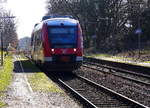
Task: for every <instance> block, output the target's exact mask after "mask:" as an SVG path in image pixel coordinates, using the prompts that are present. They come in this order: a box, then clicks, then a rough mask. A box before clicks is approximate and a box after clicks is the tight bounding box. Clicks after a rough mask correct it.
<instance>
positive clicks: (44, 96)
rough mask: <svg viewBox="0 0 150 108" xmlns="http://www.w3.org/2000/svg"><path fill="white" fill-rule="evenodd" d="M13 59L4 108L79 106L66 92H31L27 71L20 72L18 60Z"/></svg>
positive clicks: (72, 107) (73, 107) (64, 107)
mask: <svg viewBox="0 0 150 108" xmlns="http://www.w3.org/2000/svg"><path fill="white" fill-rule="evenodd" d="M15 61H16V60H15ZM15 61H14V65H15V66H14V67H15V68H14V72H13V81H12V83H11V85H10V86H9V88H8V91H7V93H6V97H5V99H4V101H5V102H6V103H7V104H8V105H7V106H5V108H81V106H79V105H78V104H77V103H76V102H74V101H73V100H72V99H71V98H70V97H68V96H67V95H66V94H60V93H51V92H48V93H46V92H33V91H32V88H31V87H30V84H29V83H28V81H27V77H26V75H29V73H24V72H22V69H21V68H20V64H19V62H17V63H16V62H15ZM30 74H32V73H30Z"/></svg>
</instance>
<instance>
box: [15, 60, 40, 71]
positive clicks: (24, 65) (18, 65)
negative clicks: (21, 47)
mask: <svg viewBox="0 0 150 108" xmlns="http://www.w3.org/2000/svg"><path fill="white" fill-rule="evenodd" d="M13 71H14V72H15V73H37V72H41V71H40V69H39V68H38V67H37V66H36V65H35V64H34V63H31V61H30V60H20V61H15V62H14V70H13Z"/></svg>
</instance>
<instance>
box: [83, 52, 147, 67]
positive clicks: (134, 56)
mask: <svg viewBox="0 0 150 108" xmlns="http://www.w3.org/2000/svg"><path fill="white" fill-rule="evenodd" d="M85 55H86V56H87V57H93V58H99V59H104V60H110V61H117V62H122V63H129V64H134V65H142V66H148V67H149V66H150V64H149V63H150V50H140V51H139V50H134V51H127V52H122V53H118V54H102V53H90V54H89V53H88V54H87V53H86V52H85Z"/></svg>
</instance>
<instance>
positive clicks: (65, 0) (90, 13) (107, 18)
mask: <svg viewBox="0 0 150 108" xmlns="http://www.w3.org/2000/svg"><path fill="white" fill-rule="evenodd" d="M47 10H48V12H47V15H50V14H61V15H66V14H67V15H72V16H74V17H75V18H76V19H78V20H79V21H80V23H81V26H82V29H83V35H84V46H85V47H86V48H89V47H93V45H94V42H95V46H94V47H96V49H97V50H98V51H103V52H106V51H110V50H111V51H115V52H120V51H123V50H130V49H136V48H138V36H137V35H136V34H135V31H136V29H138V28H141V29H142V36H141V42H142V43H144V44H142V45H143V47H144V45H145V43H150V31H149V30H150V0H48V1H47ZM92 36H93V37H92ZM94 36H96V38H94Z"/></svg>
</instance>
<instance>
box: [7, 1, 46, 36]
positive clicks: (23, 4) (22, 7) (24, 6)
mask: <svg viewBox="0 0 150 108" xmlns="http://www.w3.org/2000/svg"><path fill="white" fill-rule="evenodd" d="M45 1H46V0H8V3H7V7H8V9H9V10H11V11H12V13H13V14H14V15H15V16H16V18H17V19H18V20H19V24H18V29H17V33H18V37H19V38H22V37H24V36H30V35H31V32H32V29H33V27H34V24H35V23H37V22H39V21H40V20H41V19H42V16H43V15H44V14H45V13H46V9H45V6H46V4H45Z"/></svg>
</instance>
